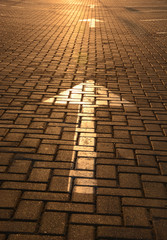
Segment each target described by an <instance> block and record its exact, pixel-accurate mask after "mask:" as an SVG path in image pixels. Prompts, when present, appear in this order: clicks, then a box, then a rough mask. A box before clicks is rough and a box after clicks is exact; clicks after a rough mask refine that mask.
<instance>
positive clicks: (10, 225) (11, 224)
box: [0, 221, 37, 233]
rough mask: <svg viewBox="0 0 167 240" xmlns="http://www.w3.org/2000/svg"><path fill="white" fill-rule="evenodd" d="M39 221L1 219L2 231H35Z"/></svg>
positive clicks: (0, 228) (0, 226) (0, 227)
mask: <svg viewBox="0 0 167 240" xmlns="http://www.w3.org/2000/svg"><path fill="white" fill-rule="evenodd" d="M36 226H37V223H33V222H21V221H0V231H1V232H7V233H9V232H18V233H19V232H26V233H28V232H29V233H33V232H34V231H35V229H36Z"/></svg>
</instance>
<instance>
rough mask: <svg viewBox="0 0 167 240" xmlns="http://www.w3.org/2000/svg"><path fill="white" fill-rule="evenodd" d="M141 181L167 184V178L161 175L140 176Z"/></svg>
mask: <svg viewBox="0 0 167 240" xmlns="http://www.w3.org/2000/svg"><path fill="white" fill-rule="evenodd" d="M141 180H142V181H143V182H144V181H145V182H161V183H167V176H161V175H142V176H141Z"/></svg>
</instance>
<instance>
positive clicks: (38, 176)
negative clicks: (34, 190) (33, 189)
mask: <svg viewBox="0 0 167 240" xmlns="http://www.w3.org/2000/svg"><path fill="white" fill-rule="evenodd" d="M50 171H51V170H50V169H43V168H33V169H32V170H31V173H30V176H29V179H28V180H29V181H33V182H47V181H48V179H49V175H50Z"/></svg>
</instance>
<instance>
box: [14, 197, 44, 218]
mask: <svg viewBox="0 0 167 240" xmlns="http://www.w3.org/2000/svg"><path fill="white" fill-rule="evenodd" d="M42 205H43V204H42V201H26V200H22V201H21V202H20V203H19V205H18V207H17V210H16V213H15V215H14V219H24V220H37V219H38V217H39V215H40V211H42Z"/></svg>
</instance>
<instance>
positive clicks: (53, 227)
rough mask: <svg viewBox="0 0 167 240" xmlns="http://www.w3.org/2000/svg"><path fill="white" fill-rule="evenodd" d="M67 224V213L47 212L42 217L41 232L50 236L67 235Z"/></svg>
mask: <svg viewBox="0 0 167 240" xmlns="http://www.w3.org/2000/svg"><path fill="white" fill-rule="evenodd" d="M66 222H67V214H66V213H62V212H45V213H44V214H43V216H42V220H41V223H40V228H39V232H40V233H48V234H65V226H66Z"/></svg>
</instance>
